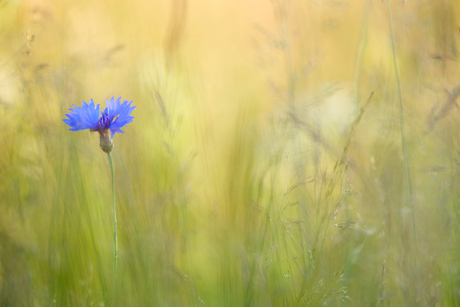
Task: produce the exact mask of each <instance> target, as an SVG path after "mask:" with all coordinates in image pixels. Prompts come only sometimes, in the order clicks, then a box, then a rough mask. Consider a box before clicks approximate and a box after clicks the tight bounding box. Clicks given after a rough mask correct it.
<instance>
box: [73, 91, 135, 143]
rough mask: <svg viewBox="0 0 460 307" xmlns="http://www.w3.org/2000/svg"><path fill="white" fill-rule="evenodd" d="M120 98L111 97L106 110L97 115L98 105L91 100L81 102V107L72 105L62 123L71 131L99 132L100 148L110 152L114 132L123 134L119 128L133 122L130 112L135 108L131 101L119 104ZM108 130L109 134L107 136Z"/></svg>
mask: <svg viewBox="0 0 460 307" xmlns="http://www.w3.org/2000/svg"><path fill="white" fill-rule="evenodd" d="M120 100H121V97H120V98H118V99H117V100H115V99H114V97H112V99H110V101H106V102H107V108H105V109H104V111H102V113H101V114H100V115H99V113H100V112H99V104H98V105H94V101H93V100H92V99H91V100H90V102H89V104H88V103H86V102H84V101H83V104H82V106H81V107H76V106H75V105H73V107H74V108H73V109H72V108H71V109H69V111H70V113H69V114H66V116H67V117H68V118H66V119H64V123H66V124H67V125H69V126H70V127H71V129H69V130H71V131H78V130H84V129H89V130H91V131H97V132H99V135H100V137H101V142H100V145H101V148H102V150H104V151H105V152H111V151H112V148H113V141H112V138H113V136H114V135H115V132H118V133H124V132H123V131H122V130H121V128H122V127H124V126H126V124H129V123H130V122H132V121H133V119H134V116H131V112H132V111H133V110H134V108H135V106H131V103H132V101H130V102H128V101H127V100H125V101H124V102H123V103H122V104H120ZM109 130H110V132H111V134H110V135H109Z"/></svg>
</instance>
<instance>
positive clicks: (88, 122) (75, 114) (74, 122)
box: [63, 99, 99, 131]
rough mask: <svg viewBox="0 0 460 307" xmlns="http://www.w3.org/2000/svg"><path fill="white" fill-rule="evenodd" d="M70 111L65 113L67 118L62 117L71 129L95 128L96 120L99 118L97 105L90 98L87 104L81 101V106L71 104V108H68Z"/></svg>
mask: <svg viewBox="0 0 460 307" xmlns="http://www.w3.org/2000/svg"><path fill="white" fill-rule="evenodd" d="M69 111H70V113H69V114H66V116H67V117H68V118H66V119H64V120H63V121H64V123H66V124H67V125H69V126H70V127H71V129H69V130H71V131H78V130H83V129H95V128H97V121H98V120H99V105H96V106H95V105H94V101H93V100H92V99H91V100H90V103H89V104H87V103H86V102H84V101H83V104H82V106H81V107H76V106H75V105H73V109H72V108H71V109H69Z"/></svg>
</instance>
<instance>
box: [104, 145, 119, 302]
mask: <svg viewBox="0 0 460 307" xmlns="http://www.w3.org/2000/svg"><path fill="white" fill-rule="evenodd" d="M107 157H108V158H109V164H110V172H111V175H112V207H113V228H114V233H113V246H114V252H113V278H114V279H113V284H114V287H115V281H116V279H117V259H118V247H117V209H116V207H115V172H114V169H113V160H112V154H111V153H110V152H109V153H107ZM112 291H113V293H112V297H113V296H114V294H115V288H114V289H113V290H112ZM112 303H113V299H112Z"/></svg>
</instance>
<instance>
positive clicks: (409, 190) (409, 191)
mask: <svg viewBox="0 0 460 307" xmlns="http://www.w3.org/2000/svg"><path fill="white" fill-rule="evenodd" d="M387 8H388V17H389V19H390V31H391V42H392V46H393V63H394V67H395V73H396V81H397V83H398V98H399V121H400V127H401V144H402V150H403V155H404V169H405V173H406V180H407V194H408V195H407V196H408V204H409V208H410V211H411V217H412V232H413V237H414V248H415V250H414V264H415V267H416V268H418V266H417V250H418V248H417V232H416V228H415V214H414V203H413V200H412V184H411V176H410V168H409V154H408V151H407V142H406V131H405V127H404V125H405V124H404V110H403V103H402V91H401V80H400V77H399V67H398V58H397V56H396V41H395V34H394V27H393V16H392V14H391V1H390V0H388V5H387ZM417 271H418V269H417Z"/></svg>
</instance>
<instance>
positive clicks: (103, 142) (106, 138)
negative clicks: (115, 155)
mask: <svg viewBox="0 0 460 307" xmlns="http://www.w3.org/2000/svg"><path fill="white" fill-rule="evenodd" d="M97 132H99V136H100V142H99V145H100V146H101V149H102V150H103V151H104V152H106V153H110V152H112V149H113V141H112V138H111V137H110V130H109V129H103V130H98V131H97Z"/></svg>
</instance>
